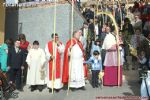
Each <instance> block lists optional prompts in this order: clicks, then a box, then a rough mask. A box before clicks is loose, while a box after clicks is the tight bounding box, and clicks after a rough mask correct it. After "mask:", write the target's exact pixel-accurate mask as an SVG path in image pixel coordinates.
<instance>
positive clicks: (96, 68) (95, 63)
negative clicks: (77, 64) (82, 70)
mask: <svg viewBox="0 0 150 100" xmlns="http://www.w3.org/2000/svg"><path fill="white" fill-rule="evenodd" d="M85 63H87V64H88V63H89V64H91V65H92V68H91V70H92V87H93V88H95V87H98V79H99V78H98V75H99V72H100V71H102V61H101V58H100V53H99V52H98V51H97V50H95V51H94V52H93V56H91V57H90V59H89V60H88V61H86V62H85Z"/></svg>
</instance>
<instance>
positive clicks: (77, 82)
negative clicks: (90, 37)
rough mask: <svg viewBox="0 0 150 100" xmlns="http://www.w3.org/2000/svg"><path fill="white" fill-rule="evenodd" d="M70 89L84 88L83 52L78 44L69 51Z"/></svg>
mask: <svg viewBox="0 0 150 100" xmlns="http://www.w3.org/2000/svg"><path fill="white" fill-rule="evenodd" d="M71 50H72V51H71V67H69V70H70V73H71V74H70V75H69V76H70V87H73V88H80V87H83V86H85V79H84V67H83V60H84V59H83V52H82V50H81V48H80V47H79V45H78V44H75V45H74V46H73V47H72V49H71Z"/></svg>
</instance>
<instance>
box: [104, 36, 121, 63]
mask: <svg viewBox="0 0 150 100" xmlns="http://www.w3.org/2000/svg"><path fill="white" fill-rule="evenodd" d="M116 45H117V42H116V38H115V36H114V35H113V34H112V33H108V34H107V35H106V37H105V39H104V42H103V45H102V49H105V50H106V55H105V60H104V66H118V52H117V47H116ZM107 50H116V51H112V52H107ZM120 50H121V49H120ZM120 55H121V53H120ZM120 65H123V58H122V56H120Z"/></svg>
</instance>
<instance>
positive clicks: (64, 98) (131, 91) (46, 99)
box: [9, 70, 140, 100]
mask: <svg viewBox="0 0 150 100" xmlns="http://www.w3.org/2000/svg"><path fill="white" fill-rule="evenodd" d="M123 73H124V75H123V85H122V86H121V87H117V86H115V87H105V86H103V87H102V88H100V87H99V88H92V86H91V84H90V83H89V82H88V83H87V84H86V90H76V91H69V94H68V95H67V90H66V89H62V90H60V91H59V92H58V93H56V92H54V94H52V93H49V90H48V89H47V88H45V89H44V90H43V91H42V92H39V91H38V90H35V91H34V92H31V91H30V89H29V86H25V87H24V91H23V92H19V94H18V98H16V99H13V98H10V99H9V100H109V99H108V98H107V99H106V98H105V99H102V98H101V97H118V96H121V97H123V96H139V95H140V84H139V83H138V80H139V78H138V72H137V70H134V71H133V70H130V71H124V72H123ZM110 100H124V99H119V98H117V99H116V98H115V99H110ZM126 100H128V99H126ZM132 100H133V99H132ZM135 100H137V99H135Z"/></svg>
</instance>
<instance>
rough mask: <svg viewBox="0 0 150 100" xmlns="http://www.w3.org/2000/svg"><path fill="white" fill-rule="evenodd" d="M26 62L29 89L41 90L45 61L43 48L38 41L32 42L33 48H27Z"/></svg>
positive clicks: (43, 82)
mask: <svg viewBox="0 0 150 100" xmlns="http://www.w3.org/2000/svg"><path fill="white" fill-rule="evenodd" d="M26 62H27V64H28V72H27V83H26V84H28V85H31V91H34V90H36V89H37V88H38V89H39V91H42V89H43V85H44V84H45V81H44V79H45V78H43V77H44V76H43V74H42V73H44V72H45V71H44V69H45V68H44V65H45V62H46V57H45V52H44V50H43V49H41V48H39V42H38V41H34V42H33V48H32V49H30V50H29V53H28V55H27V59H26Z"/></svg>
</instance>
